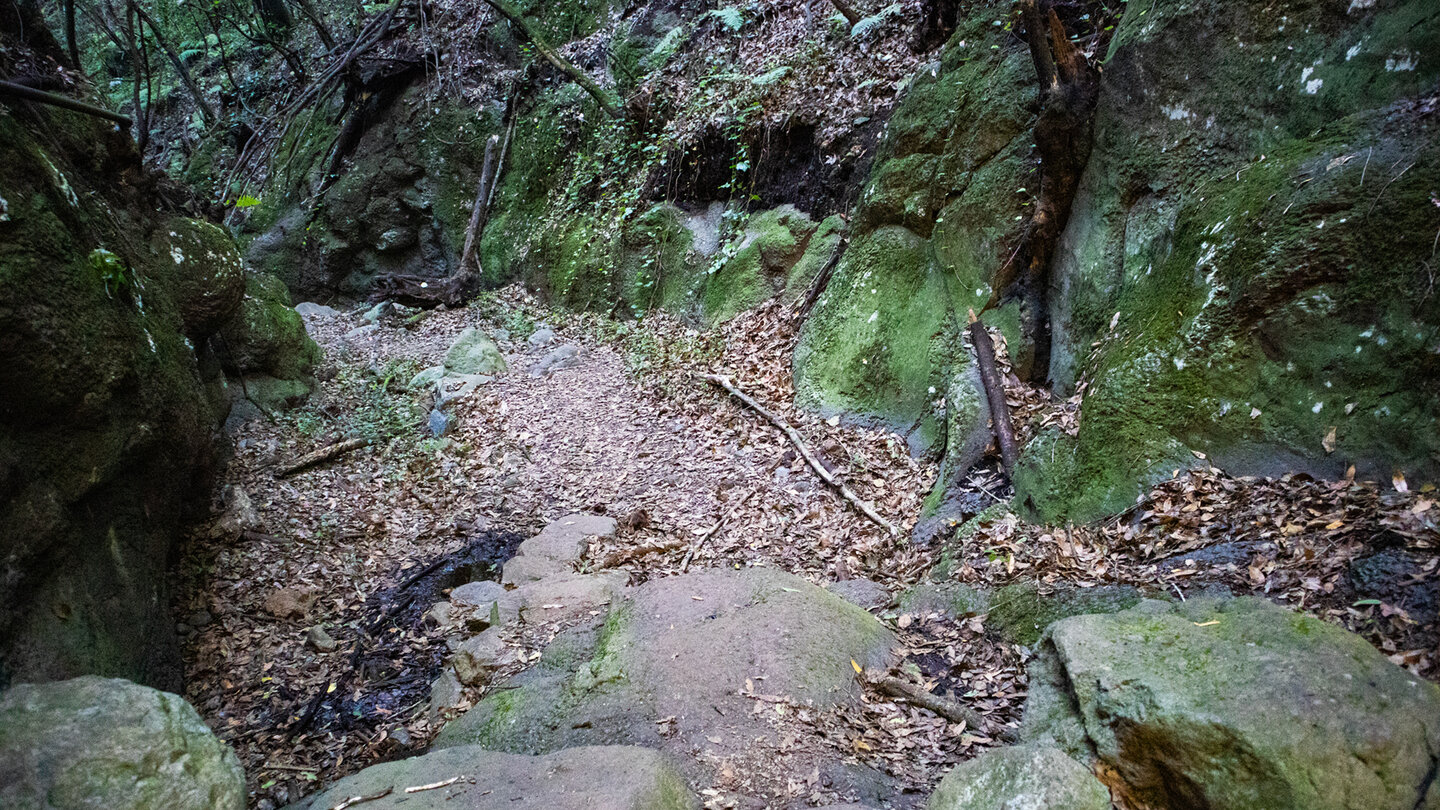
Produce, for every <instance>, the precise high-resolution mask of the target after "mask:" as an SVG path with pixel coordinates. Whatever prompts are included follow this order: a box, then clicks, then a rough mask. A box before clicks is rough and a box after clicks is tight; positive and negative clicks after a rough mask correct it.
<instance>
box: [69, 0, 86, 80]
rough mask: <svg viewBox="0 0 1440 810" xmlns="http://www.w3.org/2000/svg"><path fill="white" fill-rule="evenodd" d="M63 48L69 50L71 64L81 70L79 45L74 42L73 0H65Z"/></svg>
mask: <svg viewBox="0 0 1440 810" xmlns="http://www.w3.org/2000/svg"><path fill="white" fill-rule="evenodd" d="M65 48H66V50H68V51H69V52H70V63H71V65H73V66H74V68H75V69H76V70H82V68H81V67H80V46H79V45H77V44H76V43H75V0H65Z"/></svg>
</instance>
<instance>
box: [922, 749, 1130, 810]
mask: <svg viewBox="0 0 1440 810" xmlns="http://www.w3.org/2000/svg"><path fill="white" fill-rule="evenodd" d="M925 808H926V810H1017V809H1018V808H1035V810H1110V791H1108V790H1106V789H1105V786H1104V785H1102V784H1100V780H1099V779H1096V778H1095V775H1094V774H1093V773H1091V772H1090V771H1089V769H1087V768H1086V767H1085V766H1083V765H1081V764H1080V763H1078V762H1076V761H1075V760H1073V759H1071V758H1070V757H1068V756H1066V754H1065V752H1063V751H1061V750H1059V749H1058V748H1054V747H1052V746H1046V745H1017V746H1011V747H1008V748H993V749H991V750H989V751H985V752H984V753H982V754H980V756H978V757H975V758H974V759H971V760H967V761H965V762H962V763H960V764H959V765H956V766H955V767H954V768H951V769H950V772H949V773H947V774H945V778H944V779H942V780H940V784H939V786H937V787H936V788H935V792H934V793H932V794H930V798H929V800H927V801H926V802H925Z"/></svg>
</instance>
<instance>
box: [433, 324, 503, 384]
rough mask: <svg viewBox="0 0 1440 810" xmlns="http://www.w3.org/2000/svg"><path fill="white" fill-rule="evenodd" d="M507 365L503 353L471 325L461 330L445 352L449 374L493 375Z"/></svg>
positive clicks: (501, 371)
mask: <svg viewBox="0 0 1440 810" xmlns="http://www.w3.org/2000/svg"><path fill="white" fill-rule="evenodd" d="M507 368H508V367H507V366H506V364H505V355H503V354H501V353H500V348H499V347H498V346H496V345H495V341H493V340H491V339H490V337H489V336H488V335H486V334H485V333H484V332H481V331H480V330H479V329H476V328H475V327H473V326H471V327H468V328H467V329H466V330H465V331H463V332H461V333H460V335H459V337H457V338H455V342H454V343H451V344H450V349H449V350H448V351H446V352H445V371H446V373H449V374H484V375H487V376H494V375H496V374H501V373H504V372H505V370H506V369H507Z"/></svg>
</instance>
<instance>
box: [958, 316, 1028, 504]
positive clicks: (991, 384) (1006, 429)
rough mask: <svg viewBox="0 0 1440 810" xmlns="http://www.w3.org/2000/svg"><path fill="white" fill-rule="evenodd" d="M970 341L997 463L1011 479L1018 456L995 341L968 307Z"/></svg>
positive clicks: (1013, 427)
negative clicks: (996, 447)
mask: <svg viewBox="0 0 1440 810" xmlns="http://www.w3.org/2000/svg"><path fill="white" fill-rule="evenodd" d="M970 343H971V344H972V345H973V346H974V347H975V360H976V361H977V362H978V364H979V366H980V382H981V383H983V384H984V386H985V399H986V401H987V402H989V403H990V424H991V426H992V427H993V428H994V430H995V441H996V442H998V443H999V444H1000V462H1001V464H1003V465H1004V466H1005V477H1006V478H1010V479H1011V480H1013V479H1014V476H1015V462H1016V460H1018V458H1019V456H1020V452H1019V450H1018V449H1017V448H1016V446H1015V426H1014V425H1012V424H1011V422H1010V406H1009V404H1008V403H1006V402H1005V384H1004V383H1003V382H1001V380H1000V371H999V369H997V368H996V367H995V344H994V343H992V342H991V341H990V333H989V332H987V331H985V324H983V323H980V321H979V320H978V319H977V318H976V317H975V310H973V309H972V310H970Z"/></svg>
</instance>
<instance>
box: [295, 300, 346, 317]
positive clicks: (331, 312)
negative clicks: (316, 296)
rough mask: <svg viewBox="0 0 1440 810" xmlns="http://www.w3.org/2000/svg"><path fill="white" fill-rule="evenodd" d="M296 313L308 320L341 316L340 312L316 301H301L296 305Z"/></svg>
mask: <svg viewBox="0 0 1440 810" xmlns="http://www.w3.org/2000/svg"><path fill="white" fill-rule="evenodd" d="M295 311H296V312H298V313H300V314H301V315H302V316H304V317H307V318H333V317H334V316H336V315H339V314H340V311H339V310H336V309H332V308H331V307H327V306H325V305H324V304H317V303H315V302H314V301H301V302H300V303H298V304H296V305H295Z"/></svg>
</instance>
